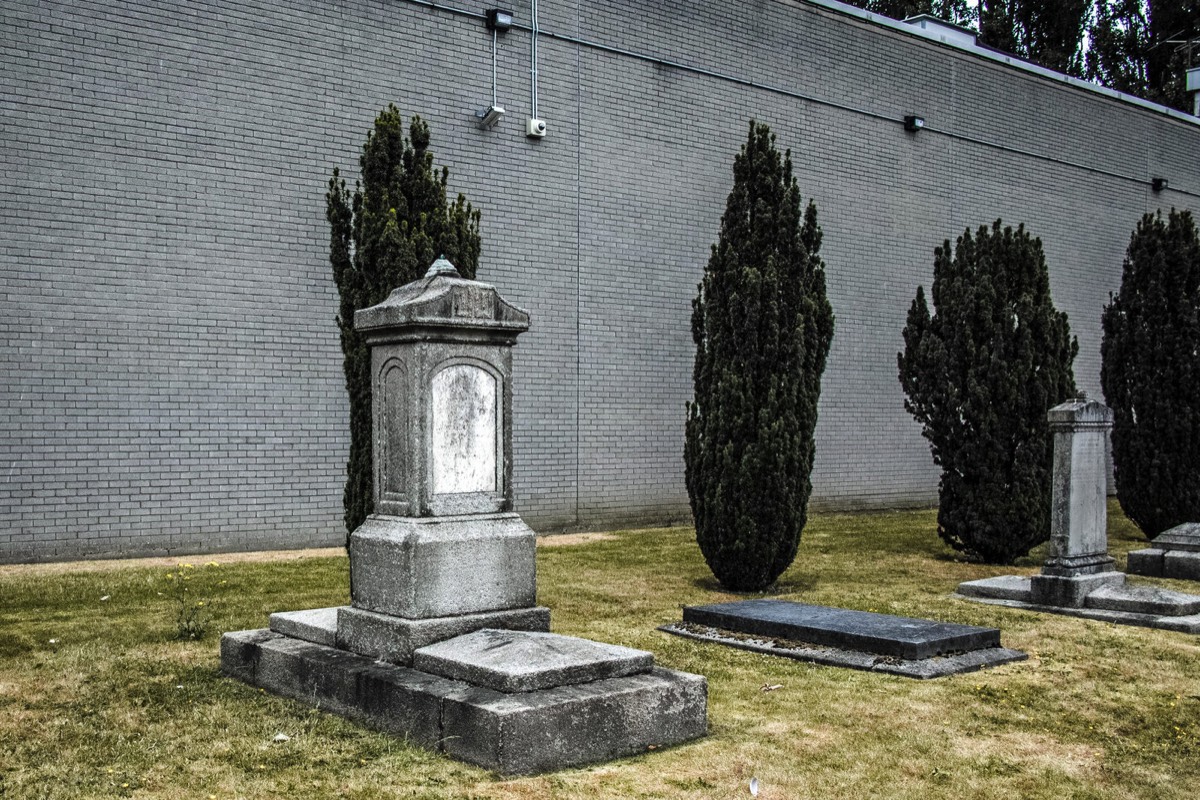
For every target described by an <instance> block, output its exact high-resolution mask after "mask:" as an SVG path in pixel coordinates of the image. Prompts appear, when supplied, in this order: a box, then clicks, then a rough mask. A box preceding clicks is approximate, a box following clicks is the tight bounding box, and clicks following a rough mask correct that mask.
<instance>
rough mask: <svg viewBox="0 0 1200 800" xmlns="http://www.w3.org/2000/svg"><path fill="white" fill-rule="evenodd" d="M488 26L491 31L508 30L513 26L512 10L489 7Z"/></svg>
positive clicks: (502, 31) (503, 31) (501, 31)
mask: <svg viewBox="0 0 1200 800" xmlns="http://www.w3.org/2000/svg"><path fill="white" fill-rule="evenodd" d="M487 26H488V30H490V31H499V32H500V33H505V32H507V31H508V29H509V28H511V27H512V12H511V11H505V10H504V9H503V8H489V9H488V10H487Z"/></svg>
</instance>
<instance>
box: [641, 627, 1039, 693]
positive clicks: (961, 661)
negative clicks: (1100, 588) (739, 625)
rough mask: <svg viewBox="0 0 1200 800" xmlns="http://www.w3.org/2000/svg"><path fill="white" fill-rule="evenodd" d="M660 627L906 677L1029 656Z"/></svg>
mask: <svg viewBox="0 0 1200 800" xmlns="http://www.w3.org/2000/svg"><path fill="white" fill-rule="evenodd" d="M659 630H661V631H664V632H666V633H671V634H674V635H676V636H682V637H684V638H686V639H695V640H696V641H700V642H711V643H713V644H721V645H725V646H726V647H735V648H737V649H739V650H749V651H751V652H754V653H765V654H766V655H772V656H779V657H781V658H790V659H793V660H796V661H807V662H809V663H812V664H821V665H823V666H829V667H844V668H847V669H859V670H864V671H867V672H883V673H886V674H889V675H900V676H903V677H905V678H917V679H920V680H928V679H930V678H941V677H943V676H946V675H958V674H960V673H963V672H975V671H977V670H981V669H986V668H988V667H997V666H1000V665H1001V664H1009V663H1012V662H1014V661H1024V660H1025V659H1027V658H1028V657H1029V656H1028V655H1026V654H1025V653H1022V652H1021V651H1020V650H1010V649H1008V648H1006V647H987V648H984V649H982V650H971V651H969V652H965V653H954V654H952V655H945V656H932V657H930V658H915V659H907V658H897V657H895V656H881V655H876V654H874V653H864V652H862V651H861V650H846V649H844V648H839V647H823V646H820V645H815V644H808V643H805V642H792V641H788V640H786V639H779V638H775V637H771V638H766V637H756V636H754V635H753V634H747V633H733V632H731V631H725V630H721V629H719V628H710V627H708V626H705V625H694V624H692V623H688V622H684V623H675V624H671V625H664V626H662V627H661V628H659Z"/></svg>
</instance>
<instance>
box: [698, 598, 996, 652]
mask: <svg viewBox="0 0 1200 800" xmlns="http://www.w3.org/2000/svg"><path fill="white" fill-rule="evenodd" d="M683 621H684V622H685V623H692V624H696V625H707V626H710V627H713V628H721V629H723V630H727V631H734V632H738V633H747V634H754V635H756V636H769V637H773V638H779V639H788V640H793V641H799V642H807V643H811V644H817V645H824V646H829V647H839V648H845V649H848V650H857V651H860V652H865V653H873V654H876V655H883V656H894V657H897V658H904V659H924V658H931V657H933V656H938V655H943V654H946V653H959V652H966V651H971V650H983V649H987V648H994V647H999V646H1000V631H999V630H998V629H996V628H979V627H975V626H973V625H958V624H954V623H948V622H935V621H933V620H927V619H913V618H911V617H896V616H892V615H890V614H876V613H873V612H869V611H850V610H847V609H844V608H829V607H827V606H814V605H808V604H806V603H794V602H790V601H787V600H743V601H740V602H734V603H718V604H715V605H709V606H690V607H687V608H684V610H683Z"/></svg>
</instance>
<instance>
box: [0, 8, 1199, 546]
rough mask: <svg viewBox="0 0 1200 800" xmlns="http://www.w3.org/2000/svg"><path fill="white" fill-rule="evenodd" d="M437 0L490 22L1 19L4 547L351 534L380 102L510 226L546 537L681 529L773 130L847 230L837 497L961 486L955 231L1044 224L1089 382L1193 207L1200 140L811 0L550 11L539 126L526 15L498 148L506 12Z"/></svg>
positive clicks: (498, 273) (826, 498) (822, 443)
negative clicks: (940, 265) (705, 348)
mask: <svg viewBox="0 0 1200 800" xmlns="http://www.w3.org/2000/svg"><path fill="white" fill-rule="evenodd" d="M444 2H445V3H446V4H447V5H453V6H455V8H457V9H458V12H466V13H458V12H455V11H452V10H446V9H444V8H437V7H431V6H430V4H428V3H424V4H423V3H419V2H409V1H407V0H286V2H285V1H284V0H199V1H196V0H193V1H192V2H183V0H153V1H152V0H104V2H95V1H93V0H71V2H60V1H59V0H0V16H2V24H0V67H2V69H0V113H2V125H0V175H2V178H0V198H2V202H0V231H2V232H3V234H2V236H0V377H2V381H0V408H2V409H3V413H2V415H0V561H19V560H45V559H66V558H76V557H96V556H104V555H141V554H154V553H186V552H198V551H220V550H244V549H253V548H286V547H301V546H309V545H328V544H335V543H340V542H341V541H343V537H344V531H343V530H342V525H341V517H342V508H341V506H342V483H343V477H344V465H345V458H346V451H347V433H346V428H347V424H346V399H345V390H344V386H343V379H342V372H341V353H340V350H339V347H338V339H337V330H336V326H335V324H334V315H335V312H336V305H337V301H336V291H335V288H334V286H333V282H332V279H331V277H330V273H329V267H328V261H327V241H328V232H327V228H326V223H325V220H324V187H325V182H326V180H327V179H328V177H329V172H330V170H331V168H332V167H334V166H335V165H340V166H341V167H342V168H343V170H344V172H345V173H346V174H347V175H349V176H350V177H351V178H353V177H354V176H355V175H356V174H357V169H358V165H357V157H358V152H359V149H360V147H361V144H362V141H363V139H364V137H365V134H366V132H367V130H368V129H369V127H370V126H371V123H372V121H373V119H374V116H375V114H376V113H377V112H378V111H379V109H381V108H382V107H384V106H385V105H386V104H387V103H389V102H394V103H396V104H397V105H398V106H399V107H400V108H401V109H402V110H403V111H404V112H405V114H406V115H409V114H412V113H420V114H421V115H422V116H423V117H425V118H426V119H427V120H428V121H429V122H430V124H431V127H432V130H433V138H434V141H433V149H434V151H435V154H436V159H437V163H438V164H442V165H446V166H448V167H449V168H450V185H451V189H452V191H454V192H455V193H457V192H463V193H465V194H466V195H467V197H468V198H469V199H470V200H471V201H472V202H473V203H474V204H475V205H476V207H478V208H480V209H481V210H482V212H483V225H482V233H483V241H484V252H483V257H482V260H481V265H480V270H479V276H480V278H481V279H482V280H486V281H488V282H492V283H494V284H496V285H497V286H498V287H499V288H500V290H501V291H502V292H503V293H504V294H505V296H506V297H507V298H508V299H510V300H511V301H512V302H514V303H516V304H517V305H519V306H521V307H523V308H525V309H527V310H528V311H529V312H530V313H531V314H532V318H533V329H532V330H531V331H530V332H529V333H528V334H526V335H525V336H523V337H522V338H521V340H520V342H519V344H518V347H517V350H516V354H515V369H516V373H517V377H516V384H515V392H516V394H515V406H516V408H515V424H514V428H515V443H514V458H515V462H516V467H515V487H516V493H517V505H518V509H519V510H520V511H521V512H522V514H523V515H524V516H525V517H526V519H527V520H528V521H529V522H530V523H531V524H532V525H534V526H535V527H536V528H539V529H543V530H550V529H555V528H564V527H576V526H590V527H601V526H607V525H617V524H633V523H641V522H664V521H670V520H684V519H687V517H688V510H687V495H686V492H685V490H684V486H683V465H682V448H683V420H684V403H685V401H687V400H688V399H689V398H690V396H691V364H692V355H693V345H692V342H691V331H690V315H691V303H692V299H693V297H694V296H695V293H696V284H697V282H698V281H699V279H700V275H701V272H702V270H703V268H704V264H705V262H706V261H707V258H708V253H709V248H710V246H711V244H712V243H713V242H714V241H715V240H716V236H717V232H718V226H719V219H720V215H721V212H722V210H723V208H724V203H725V198H726V195H727V194H728V192H729V189H730V186H731V184H732V172H731V167H732V159H733V156H734V155H735V154H736V152H737V150H738V148H739V146H740V145H741V143H742V142H743V141H744V140H745V135H746V127H747V121H748V120H749V119H750V118H755V119H758V120H762V121H765V122H767V123H769V124H770V125H771V127H772V129H773V130H774V131H775V133H776V134H777V137H778V142H779V144H780V146H781V147H787V148H791V150H792V156H793V159H794V161H795V167H796V173H797V176H798V178H799V181H800V184H801V190H802V192H803V194H804V196H805V197H806V198H808V197H811V198H813V199H815V201H816V202H817V205H818V207H819V211H820V221H821V224H822V226H823V228H824V232H825V238H824V247H823V254H824V258H825V261H826V264H827V268H828V286H829V296H830V300H831V302H832V304H833V307H834V311H835V313H836V314H837V332H836V336H835V338H834V342H833V349H832V352H831V354H830V358H829V366H828V370H827V372H826V373H825V381H824V392H823V396H822V399H821V406H820V423H819V426H818V429H817V439H818V444H817V447H818V449H817V463H816V472H815V475H814V478H813V483H814V496H813V499H814V503H815V504H817V505H818V506H822V507H839V508H849V507H886V506H900V505H911V504H923V503H932V502H934V501H935V499H936V487H937V472H936V470H935V468H934V467H933V464H932V462H931V459H930V456H929V451H928V448H927V446H926V444H925V442H924V440H923V439H922V438H921V436H920V432H919V429H918V426H917V425H916V424H915V423H914V422H913V421H912V420H911V418H909V417H908V416H907V415H906V414H905V412H904V407H903V396H902V393H901V391H900V387H899V384H898V382H897V379H896V352H897V350H898V349H899V348H900V347H901V345H902V340H901V335H900V331H901V328H902V326H903V324H904V318H905V314H906V312H907V309H908V305H909V303H910V302H911V299H912V296H913V294H914V292H915V289H916V286H917V285H918V284H922V283H924V284H926V285H928V283H929V281H930V279H931V275H932V260H933V248H934V247H935V246H936V245H938V244H940V243H941V241H942V240H943V239H945V238H951V239H953V238H954V237H955V236H957V235H958V234H960V233H961V232H962V230H963V229H964V228H965V227H967V226H971V227H975V226H978V225H980V224H984V223H988V222H990V221H992V220H994V219H996V218H997V217H999V218H1003V219H1004V221H1005V222H1006V223H1012V224H1016V223H1021V222H1023V223H1025V224H1026V226H1027V227H1028V228H1029V229H1030V230H1031V231H1032V232H1034V233H1035V234H1036V235H1038V236H1040V237H1041V238H1042V241H1043V243H1044V245H1045V250H1046V256H1047V260H1048V262H1049V264H1050V269H1051V285H1052V291H1053V294H1054V298H1055V301H1056V303H1057V304H1058V307H1059V308H1060V309H1062V310H1065V311H1066V312H1067V313H1068V314H1069V315H1070V320H1071V325H1072V328H1073V331H1074V332H1075V333H1076V334H1077V335H1078V337H1079V341H1080V355H1079V359H1078V361H1077V362H1076V367H1075V369H1076V375H1077V379H1078V381H1079V383H1080V385H1081V386H1082V387H1084V388H1086V389H1088V390H1090V391H1092V392H1095V393H1098V392H1099V371H1100V340H1099V333H1100V328H1099V317H1100V311H1101V309H1102V307H1103V305H1104V303H1105V302H1106V301H1107V299H1108V295H1109V293H1110V292H1112V291H1115V290H1116V289H1117V287H1118V285H1119V279H1120V269H1121V259H1122V255H1123V252H1124V248H1125V246H1126V245H1127V243H1128V238H1129V234H1130V232H1131V231H1132V229H1133V226H1134V225H1135V223H1136V221H1137V220H1138V218H1139V217H1140V216H1141V215H1142V214H1143V213H1145V212H1146V211H1152V210H1154V209H1157V208H1163V209H1166V208H1169V207H1172V206H1175V207H1180V208H1191V209H1193V211H1197V210H1200V208H1198V196H1200V195H1198V194H1197V193H1198V192H1200V159H1197V157H1196V156H1197V153H1200V126H1198V125H1197V124H1195V123H1192V122H1188V121H1186V120H1181V119H1178V118H1173V117H1171V116H1168V115H1167V114H1165V113H1162V112H1159V111H1154V110H1148V109H1146V108H1143V107H1139V106H1137V105H1134V104H1132V103H1129V102H1125V101H1122V100H1120V99H1114V98H1112V97H1108V96H1105V95H1102V94H1100V93H1097V92H1093V91H1088V90H1085V89H1081V88H1079V87H1076V86H1070V85H1066V84H1065V83H1063V82H1061V81H1055V80H1053V79H1049V78H1046V77H1044V76H1040V75H1036V74H1033V73H1031V72H1030V71H1028V70H1021V69H1017V68H1015V67H1012V66H1009V65H1006V64H1003V63H998V62H996V61H995V60H988V59H985V58H981V57H980V56H978V55H976V54H972V53H968V52H964V51H960V50H955V49H952V48H950V47H946V46H943V45H940V44H936V43H932V42H930V41H928V40H926V39H922V38H920V37H918V36H915V35H912V34H909V33H904V32H901V31H897V30H894V29H891V28H889V27H886V26H883V25H879V24H875V23H874V22H872V21H870V20H864V19H862V18H860V17H856V16H853V15H850V14H847V13H843V12H842V11H839V10H838V9H836V8H829V7H825V6H819V5H813V4H810V3H806V2H798V1H794V0H754V2H746V3H729V2H723V1H722V0H708V1H707V2H701V1H699V0H691V1H690V2H686V1H685V0H655V1H654V2H649V1H648V0H642V1H641V2H636V1H635V0H588V2H586V3H585V2H582V1H581V0H543V1H542V2H541V3H540V27H541V30H542V33H543V35H542V36H540V37H539V46H538V49H539V59H538V114H539V116H541V117H543V118H544V119H546V120H547V123H548V131H549V132H548V135H547V136H546V137H545V139H542V140H531V139H527V138H526V137H525V135H524V132H525V131H524V127H525V125H524V121H525V118H526V117H528V116H529V115H530V113H531V101H532V97H531V91H530V43H531V34H530V32H529V30H528V28H527V27H523V26H528V25H529V23H530V11H531V9H530V3H529V2H528V0H516V1H515V2H513V3H511V7H512V10H513V12H514V17H515V20H516V22H517V23H518V27H517V28H514V29H513V30H511V31H510V32H508V33H506V34H502V35H500V36H499V41H498V58H497V80H498V100H499V103H500V105H502V106H504V107H505V108H506V109H507V110H508V114H507V116H505V117H504V119H503V120H502V121H501V122H500V124H499V125H498V126H497V127H496V128H495V129H494V130H491V131H481V130H479V129H478V127H477V126H476V124H475V120H474V112H475V111H476V110H477V109H479V108H481V107H483V106H486V105H487V104H488V103H489V102H490V99H491V90H492V86H491V69H492V62H491V35H490V33H489V32H488V30H487V29H486V27H485V25H484V23H483V21H482V19H481V13H482V12H483V11H484V9H486V8H487V7H488V4H485V3H482V2H477V1H476V0H444ZM597 45H600V46H597ZM618 51H620V52H618ZM655 59H658V61H656V60H655ZM663 62H674V63H673V64H672V63H663ZM705 73H715V74H705ZM911 113H915V114H920V115H922V116H924V117H925V119H926V120H927V122H928V128H927V129H926V130H924V131H922V132H920V133H918V134H915V135H914V134H909V133H906V132H905V131H904V130H903V127H902V125H901V119H902V118H903V116H904V115H905V114H911ZM1154 176H1164V177H1167V178H1168V180H1169V182H1170V187H1171V188H1168V189H1167V190H1166V191H1163V192H1161V193H1157V194H1155V193H1153V192H1152V191H1151V189H1150V186H1149V181H1150V179H1151V177H1154Z"/></svg>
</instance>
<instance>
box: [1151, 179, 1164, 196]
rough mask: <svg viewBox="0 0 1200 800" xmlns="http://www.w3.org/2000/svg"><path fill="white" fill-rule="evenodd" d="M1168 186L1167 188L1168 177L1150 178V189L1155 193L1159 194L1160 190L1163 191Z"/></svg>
mask: <svg viewBox="0 0 1200 800" xmlns="http://www.w3.org/2000/svg"><path fill="white" fill-rule="evenodd" d="M1166 188H1167V179H1166V178H1151V179H1150V191H1152V192H1154V193H1155V194H1158V193H1159V192H1161V191H1162V190H1163V189H1166Z"/></svg>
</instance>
